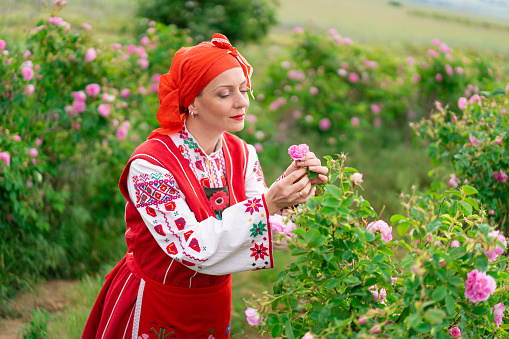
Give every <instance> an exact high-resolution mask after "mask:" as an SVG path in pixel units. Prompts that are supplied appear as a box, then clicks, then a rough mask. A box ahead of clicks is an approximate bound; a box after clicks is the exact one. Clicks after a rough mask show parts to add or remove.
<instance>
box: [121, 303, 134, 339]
mask: <svg viewBox="0 0 509 339" xmlns="http://www.w3.org/2000/svg"><path fill="white" fill-rule="evenodd" d="M134 307H135V306H133V309H132V310H131V314H129V319H127V324H126V325H125V330H124V335H123V336H122V339H124V338H125V335H126V333H127V328H128V327H129V322H130V321H131V317H132V316H133V312H134Z"/></svg>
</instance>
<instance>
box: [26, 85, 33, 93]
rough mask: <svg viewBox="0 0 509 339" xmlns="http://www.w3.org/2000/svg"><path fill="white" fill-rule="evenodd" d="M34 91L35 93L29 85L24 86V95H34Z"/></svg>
mask: <svg viewBox="0 0 509 339" xmlns="http://www.w3.org/2000/svg"><path fill="white" fill-rule="evenodd" d="M34 91H35V87H34V85H32V84H29V85H26V86H25V94H26V95H30V94H32V93H34Z"/></svg>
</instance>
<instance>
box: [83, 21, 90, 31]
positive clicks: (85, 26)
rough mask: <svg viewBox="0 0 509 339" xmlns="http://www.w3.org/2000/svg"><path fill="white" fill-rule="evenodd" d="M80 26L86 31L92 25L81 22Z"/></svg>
mask: <svg viewBox="0 0 509 339" xmlns="http://www.w3.org/2000/svg"><path fill="white" fill-rule="evenodd" d="M81 27H83V29H84V30H86V31H89V30H91V29H92V26H90V25H89V24H87V23H86V22H84V23H82V24H81Z"/></svg>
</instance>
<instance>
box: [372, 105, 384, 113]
mask: <svg viewBox="0 0 509 339" xmlns="http://www.w3.org/2000/svg"><path fill="white" fill-rule="evenodd" d="M381 110H382V109H381V108H380V106H378V105H377V104H371V112H373V114H378V113H380V111H381Z"/></svg>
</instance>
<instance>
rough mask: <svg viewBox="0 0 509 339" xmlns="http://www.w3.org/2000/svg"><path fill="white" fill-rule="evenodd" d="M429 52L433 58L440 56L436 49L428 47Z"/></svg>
mask: <svg viewBox="0 0 509 339" xmlns="http://www.w3.org/2000/svg"><path fill="white" fill-rule="evenodd" d="M428 54H429V55H430V56H431V57H433V58H438V53H437V51H435V50H434V49H428Z"/></svg>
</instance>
